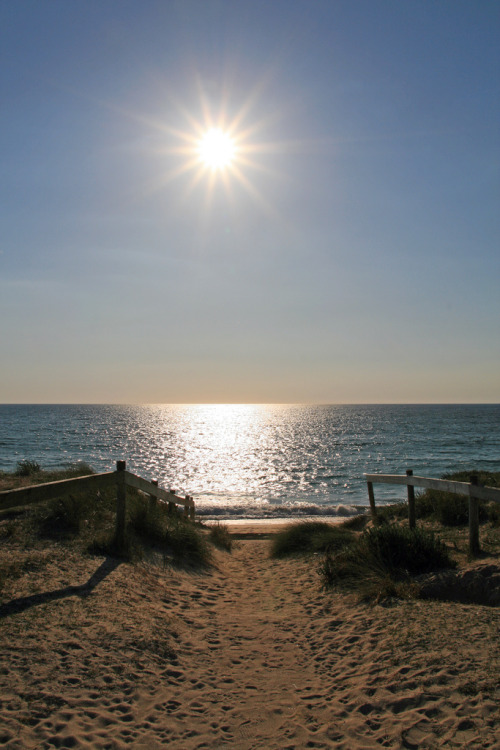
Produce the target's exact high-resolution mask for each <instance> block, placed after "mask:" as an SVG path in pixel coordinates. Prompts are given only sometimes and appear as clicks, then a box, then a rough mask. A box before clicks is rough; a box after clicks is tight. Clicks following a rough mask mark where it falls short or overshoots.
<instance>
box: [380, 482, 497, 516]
mask: <svg viewBox="0 0 500 750" xmlns="http://www.w3.org/2000/svg"><path fill="white" fill-rule="evenodd" d="M471 474H475V475H476V476H477V477H478V480H479V484H481V485H484V486H487V487H500V472H498V471H497V472H492V471H468V472H465V471H461V472H456V473H454V474H445V475H444V476H443V477H442V479H449V480H452V481H454V482H469V481H470V476H471ZM377 515H378V516H379V519H380V520H381V521H382V522H383V521H384V520H388V521H390V520H395V519H402V518H407V517H408V505H407V503H405V502H402V503H397V504H395V505H389V506H386V507H383V506H382V507H380V508H377ZM415 515H416V518H417V519H425V520H430V521H435V522H437V523H439V524H441V525H442V526H448V527H452V526H467V525H468V523H469V499H468V498H467V497H466V496H464V495H453V494H452V493H450V492H439V491H438V490H425V491H424V492H420V493H416V495H415ZM479 521H480V523H485V522H488V521H489V522H490V523H492V524H493V525H495V526H500V504H498V503H495V502H486V501H483V500H480V501H479Z"/></svg>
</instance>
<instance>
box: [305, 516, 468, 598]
mask: <svg viewBox="0 0 500 750" xmlns="http://www.w3.org/2000/svg"><path fill="white" fill-rule="evenodd" d="M452 567H455V563H454V561H453V560H452V559H451V558H450V555H449V552H448V550H447V548H446V547H445V545H444V544H443V542H442V541H441V540H440V539H439V538H438V537H436V536H434V534H432V533H431V532H430V531H427V530H425V529H413V530H410V529H409V528H407V527H405V526H400V525H399V524H386V525H382V526H376V527H373V528H371V529H368V530H366V531H364V532H363V533H362V534H360V535H359V536H358V537H357V539H356V540H355V541H354V542H353V543H352V544H350V545H349V546H348V547H346V548H344V549H341V550H339V551H338V552H333V553H332V552H331V551H329V552H327V554H326V555H325V558H324V560H323V562H322V564H321V566H320V571H319V572H320V575H321V578H322V580H323V584H324V586H325V587H326V588H332V587H338V588H341V589H347V590H350V591H355V592H357V593H358V595H359V596H360V598H361V599H376V600H378V599H380V598H381V597H383V596H402V595H403V596H404V595H406V594H407V593H408V592H410V591H411V588H412V587H411V577H412V576H414V575H418V574H421V573H428V572H431V571H435V570H441V569H443V568H452Z"/></svg>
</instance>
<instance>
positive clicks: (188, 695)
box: [0, 540, 500, 750]
mask: <svg viewBox="0 0 500 750" xmlns="http://www.w3.org/2000/svg"><path fill="white" fill-rule="evenodd" d="M19 554H20V555H21V554H22V552H21V551H20V552H19ZM216 563H217V565H216V567H215V568H214V569H213V570H212V571H211V572H209V573H206V574H205V573H204V574H191V573H187V572H183V571H175V570H166V571H161V570H158V569H156V568H153V567H150V566H138V567H131V566H128V565H120V566H119V567H116V568H114V569H110V570H109V572H106V571H104V572H105V573H106V575H104V574H103V575H101V578H102V580H100V581H99V583H98V585H97V586H96V587H95V588H94V589H93V590H91V591H90V592H89V593H88V595H82V594H81V592H79V593H74V594H71V593H69V595H67V596H66V595H65V596H63V597H61V598H58V595H57V596H52V598H51V597H47V596H46V594H47V592H54V591H56V592H57V591H61V590H63V589H64V588H65V587H67V586H68V585H73V586H78V585H81V584H82V583H84V582H85V581H86V580H87V579H89V578H90V577H91V576H92V574H95V571H96V568H97V567H98V563H96V560H95V559H92V558H81V557H78V556H76V555H75V556H74V558H72V557H71V555H68V554H67V553H66V554H65V555H64V556H61V553H60V551H59V552H58V550H57V549H56V548H54V549H53V550H52V551H50V550H48V551H47V552H46V553H44V554H42V553H41V559H40V561H39V565H38V568H37V569H36V570H33V571H30V572H29V573H28V574H27V576H25V578H24V579H19V581H18V582H17V589H16V590H15V591H12V592H11V594H10V595H11V598H14V597H15V596H17V597H18V598H19V601H21V597H23V596H27V594H28V593H33V590H34V589H33V587H34V586H35V582H37V583H36V586H37V589H38V591H39V592H41V594H43V595H45V599H43V597H42V599H41V603H38V604H37V605H36V606H32V607H30V608H25V609H23V610H21V609H20V610H19V611H18V612H16V613H14V614H10V615H8V616H7V617H4V618H3V620H2V623H3V626H2V627H3V636H2V637H3V638H5V639H6V641H7V639H9V642H10V649H9V651H8V652H6V651H5V650H4V652H3V657H2V665H1V666H2V669H1V680H2V696H3V705H2V710H3V717H4V721H3V726H2V729H1V730H0V746H2V747H6V748H9V750H13V749H14V748H16V750H17V749H20V748H53V747H77V748H89V750H90V748H110V749H112V750H114V749H116V750H118V749H120V748H130V747H133V748H141V749H144V750H146V749H147V750H156V749H157V748H165V747H167V746H168V747H169V748H173V749H174V750H194V749H195V748H200V749H201V748H213V749H214V750H215V748H223V747H228V748H236V749H237V750H247V749H248V750H250V749H253V748H262V749H264V748H265V749H266V750H278V749H279V750H285V749H287V748H288V749H289V750H292V748H294V749H296V750H299V749H301V748H345V749H346V750H347V749H349V750H352V749H353V748H380V747H388V748H437V747H446V748H462V747H468V748H477V749H479V748H493V747H496V746H497V744H498V741H499V739H500V735H499V731H500V730H499V729H498V723H496V722H498V718H499V717H498V711H497V705H498V703H497V700H495V698H496V699H498V692H497V693H495V689H496V688H498V685H497V674H498V666H499V663H498V651H497V648H498V647H497V643H498V640H497V636H498V624H499V613H498V609H493V608H487V607H483V606H476V605H463V604H458V603H439V602H420V601H415V602H394V603H392V604H390V605H388V606H385V607H382V606H374V607H370V606H366V605H360V604H356V603H355V602H354V601H352V600H351V599H349V598H346V597H341V596H337V595H332V594H328V595H325V594H324V593H323V592H321V590H320V587H319V583H320V582H319V577H318V575H317V572H316V570H315V565H316V564H315V563H313V564H311V561H306V560H287V561H275V560H271V559H270V558H269V543H268V542H266V541H262V540H246V541H241V542H238V544H237V546H236V548H235V549H234V550H233V552H232V554H230V555H229V554H226V553H222V552H220V553H217V557H216ZM103 570H104V569H103ZM4 593H5V592H4ZM3 600H4V601H5V596H4V597H3Z"/></svg>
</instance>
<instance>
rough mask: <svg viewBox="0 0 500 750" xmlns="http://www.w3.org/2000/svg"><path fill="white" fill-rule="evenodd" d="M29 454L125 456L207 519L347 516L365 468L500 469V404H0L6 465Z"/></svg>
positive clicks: (389, 497) (380, 495)
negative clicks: (187, 498) (188, 498)
mask: <svg viewBox="0 0 500 750" xmlns="http://www.w3.org/2000/svg"><path fill="white" fill-rule="evenodd" d="M26 459H28V460H31V461H36V462H38V463H39V464H40V466H41V467H42V468H44V469H53V468H58V467H61V468H62V467H66V466H69V465H72V464H75V463H79V462H85V463H87V464H89V465H90V466H91V467H92V468H93V469H94V470H95V471H97V472H104V471H112V470H113V469H114V468H115V467H116V461H117V460H125V461H126V462H127V469H128V470H129V471H131V472H133V473H135V474H138V475H139V476H142V477H144V478H146V479H156V480H158V482H159V484H160V486H161V487H166V488H172V489H174V490H175V491H176V492H177V493H178V494H181V495H186V494H189V495H191V496H193V497H194V500H195V503H196V509H197V512H198V513H199V514H200V515H204V516H206V518H207V519H214V518H215V519H220V520H223V519H257V518H266V519H272V518H295V517H297V518H300V517H303V516H308V517H309V516H346V515H351V514H355V513H358V512H361V510H362V509H364V508H366V506H367V504H368V494H367V485H366V480H365V477H364V474H365V473H380V474H404V473H405V471H406V469H412V470H413V473H414V474H416V475H419V476H427V477H441V476H443V475H444V474H447V473H451V472H455V471H462V470H465V471H471V472H472V471H474V470H479V469H480V470H488V471H500V405H499V404H484V405H478V404H474V405H471V404H466V405H451V404H447V405H352V406H345V405H299V404H295V405H283V404H279V405H270V404H263V405H256V404H244V405H243V404H222V405H216V404H204V405H193V404H189V405H161V404H151V405H128V406H119V405H88V404H87V405H46V404H44V405H15V404H5V405H0V470H2V471H13V470H15V469H16V466H17V463H18V462H19V461H23V460H26ZM374 489H375V497H376V501H377V503H378V504H387V503H390V502H395V501H398V500H403V499H404V496H405V493H406V490H405V488H404V487H400V486H394V485H379V484H377V485H375V488H374Z"/></svg>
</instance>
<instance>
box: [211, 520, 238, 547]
mask: <svg viewBox="0 0 500 750" xmlns="http://www.w3.org/2000/svg"><path fill="white" fill-rule="evenodd" d="M208 538H209V540H210V542H211V543H212V544H213V545H214V546H215V547H217V548H218V549H223V550H225V551H226V552H231V550H232V547H233V539H232V537H231V534H230V532H229V529H228V527H227V526H226V525H225V524H223V523H215V524H214V525H213V526H211V527H210V531H209V532H208Z"/></svg>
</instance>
